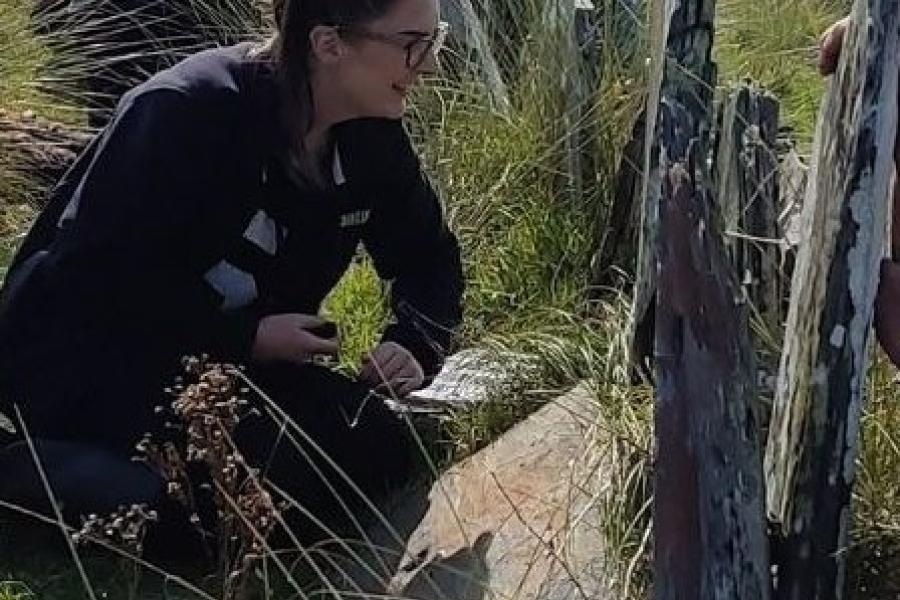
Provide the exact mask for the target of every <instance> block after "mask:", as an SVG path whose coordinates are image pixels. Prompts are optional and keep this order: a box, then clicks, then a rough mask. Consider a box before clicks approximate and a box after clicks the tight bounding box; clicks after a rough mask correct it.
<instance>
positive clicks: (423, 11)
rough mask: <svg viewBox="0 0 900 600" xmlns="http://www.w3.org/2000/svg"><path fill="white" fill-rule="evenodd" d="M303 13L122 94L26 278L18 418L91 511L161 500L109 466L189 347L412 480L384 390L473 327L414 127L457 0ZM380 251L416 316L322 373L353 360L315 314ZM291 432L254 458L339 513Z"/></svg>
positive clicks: (11, 309) (12, 386)
mask: <svg viewBox="0 0 900 600" xmlns="http://www.w3.org/2000/svg"><path fill="white" fill-rule="evenodd" d="M283 4H284V5H283V6H282V7H281V8H280V9H279V11H278V14H279V17H280V18H279V19H278V21H279V30H278V32H277V34H276V35H275V37H274V39H273V40H272V41H271V42H270V43H269V44H267V45H265V46H264V47H254V46H252V45H249V44H242V45H238V46H234V47H229V48H221V49H215V50H210V51H206V52H202V53H200V54H197V55H195V56H192V57H190V58H189V59H187V60H185V61H184V62H182V63H180V64H178V65H176V66H175V67H173V68H172V69H169V70H167V71H163V72H161V73H159V74H157V75H156V76H154V77H152V78H151V79H150V80H149V81H147V82H146V83H144V84H142V85H140V86H138V87H137V88H135V89H133V90H131V91H130V92H128V93H127V94H125V96H124V97H123V98H122V100H121V102H120V103H119V105H118V108H117V111H116V115H115V117H114V119H113V121H112V122H111V123H110V125H109V126H108V127H107V128H106V129H105V130H104V131H103V132H102V133H101V135H100V136H99V137H98V138H97V139H96V140H95V141H94V143H93V144H92V145H91V147H90V148H89V149H88V150H87V151H86V153H85V154H84V155H83V156H82V157H81V158H80V159H79V160H78V161H77V164H76V165H75V166H74V167H73V168H72V170H71V171H70V172H69V173H68V174H67V175H66V176H65V177H64V179H63V181H62V182H60V184H59V185H58V186H57V189H56V190H55V193H54V196H53V198H52V201H51V203H50V205H49V206H48V207H47V209H46V210H45V211H44V212H43V213H42V214H41V216H40V218H39V219H38V221H37V223H36V224H35V225H34V227H33V228H32V230H31V231H30V233H29V235H28V237H27V239H26V240H25V242H24V244H23V246H22V248H21V249H20V251H19V253H18V255H17V257H16V259H15V261H14V263H13V265H12V267H11V270H10V272H9V275H8V277H7V281H6V284H5V288H4V290H3V296H2V306H0V378H2V381H0V388H2V392H3V393H2V396H3V398H4V401H5V402H6V408H5V410H4V411H3V412H8V411H12V410H13V408H12V404H13V403H15V405H16V407H17V409H18V410H20V411H21V414H22V418H23V421H24V423H25V425H26V427H27V428H28V432H29V433H30V434H31V435H32V436H34V437H35V438H39V439H40V440H42V443H43V444H44V446H43V447H46V448H47V450H46V452H45V454H46V456H43V457H42V458H43V460H44V462H45V466H47V468H48V470H49V471H50V474H51V476H55V477H56V478H57V483H56V484H55V485H56V487H57V490H56V491H57V494H58V495H59V496H62V498H61V499H62V500H63V501H64V503H65V504H66V506H68V507H69V508H70V510H71V511H73V512H74V511H75V510H97V509H98V507H97V505H109V504H112V505H115V504H117V503H119V502H121V501H123V500H124V499H128V500H133V499H134V498H133V497H135V496H137V497H138V499H140V497H142V496H143V495H146V492H141V493H140V494H137V493H135V490H136V489H138V488H140V489H141V490H144V489H145V486H143V484H141V485H138V483H133V482H132V477H131V475H130V474H128V473H124V472H123V473H121V474H119V475H116V476H112V475H109V474H108V473H107V474H104V473H103V472H102V471H104V470H106V469H107V467H103V468H101V467H100V466H98V464H99V463H97V459H96V456H95V455H96V454H97V452H101V453H102V455H103V456H107V457H108V456H128V455H130V454H131V453H132V449H133V447H134V444H135V442H136V441H137V440H138V439H139V438H140V437H141V436H142V435H143V434H144V432H146V431H148V429H150V428H151V427H152V424H153V418H152V414H153V409H154V406H156V405H157V404H159V403H160V399H161V390H163V388H164V387H165V386H166V385H168V384H170V383H171V381H172V378H173V377H174V376H175V375H176V374H177V372H178V365H179V362H180V358H181V357H182V356H183V355H187V354H198V353H201V352H205V353H208V354H210V355H211V356H212V357H213V358H214V359H218V360H225V361H231V362H236V363H242V364H246V365H248V368H249V373H250V376H251V378H252V379H254V380H255V381H256V383H258V384H259V385H260V387H261V388H262V389H263V390H264V391H265V392H266V393H267V394H268V395H269V396H270V397H271V398H272V399H273V400H274V401H275V402H277V403H278V404H279V405H280V406H281V408H283V409H284V410H285V411H287V412H288V413H289V414H290V415H291V416H292V417H293V418H294V419H296V420H297V421H298V422H299V424H300V425H301V426H303V427H305V428H308V429H309V430H311V433H312V434H313V436H314V437H315V438H316V441H317V442H318V443H320V444H321V445H322V446H324V447H325V449H326V450H327V451H329V452H330V453H331V454H332V455H333V456H334V457H335V459H336V460H337V462H338V463H339V464H340V465H341V466H342V467H343V468H344V469H346V470H347V471H348V473H349V474H350V475H351V476H353V477H354V478H356V479H357V480H358V483H360V484H361V485H362V487H363V489H364V490H366V491H377V489H379V488H380V487H381V486H382V484H383V483H384V482H385V481H386V480H390V479H395V478H396V477H395V476H397V475H399V474H402V472H403V470H404V469H405V467H404V465H405V464H406V462H407V461H406V460H405V459H406V456H407V455H406V451H405V448H404V446H403V437H402V436H403V434H404V427H403V425H402V424H400V423H399V422H398V421H397V420H396V419H393V418H391V417H390V415H389V414H388V411H386V409H385V408H384V407H383V405H382V403H380V402H371V401H368V399H369V396H370V395H369V392H370V391H371V389H372V388H373V387H376V386H382V387H388V388H390V391H391V392H392V393H394V394H397V395H399V396H403V395H405V394H407V393H409V392H410V391H411V390H413V389H415V388H417V387H420V386H421V385H423V383H424V381H425V380H426V379H427V378H428V377H429V376H431V375H433V374H435V373H436V372H437V371H438V369H439V368H440V365H441V363H442V360H443V356H444V354H445V353H446V352H447V351H448V349H449V348H450V346H451V344H452V340H453V330H454V328H455V327H456V326H457V325H458V324H459V322H460V320H461V306H460V301H461V295H462V287H463V284H462V274H461V267H460V258H459V249H458V245H457V242H456V239H455V237H454V236H453V234H452V233H451V232H450V231H449V229H448V228H447V226H446V224H445V222H444V220H443V217H442V213H441V208H440V205H439V203H438V200H437V198H436V196H435V194H434V192H433V191H432V188H431V187H430V185H429V183H428V181H427V179H426V178H425V177H424V175H423V174H422V171H421V168H420V165H419V162H418V160H417V157H416V155H415V153H414V151H413V150H412V148H411V146H410V143H409V140H408V138H407V135H406V133H405V132H404V130H403V127H402V125H401V123H400V122H399V118H400V117H401V115H402V114H403V112H404V108H405V103H406V98H407V95H408V94H409V92H410V90H411V88H412V87H413V85H414V84H415V83H416V82H417V81H418V80H419V78H420V76H421V75H422V74H423V73H428V72H430V71H432V70H434V69H435V68H436V55H437V51H438V50H439V48H440V45H441V43H442V41H443V39H442V38H443V34H444V29H443V28H442V26H441V24H440V23H439V21H438V6H437V1H436V0H285V2H284V3H283ZM360 242H362V243H363V244H364V245H365V247H366V249H367V251H368V252H369V254H371V256H372V257H373V259H374V263H375V266H376V269H377V270H378V273H379V275H380V276H381V277H382V278H383V279H385V280H389V281H391V282H392V306H393V309H394V316H395V322H394V323H393V324H391V325H390V326H389V327H388V328H387V330H386V331H385V333H384V337H383V339H382V341H381V343H380V344H378V346H377V347H375V348H374V349H373V350H372V352H371V353H370V357H369V359H368V360H366V361H365V362H364V364H363V365H362V366H361V369H360V372H359V376H358V378H357V379H356V380H351V379H346V378H343V377H340V376H338V375H336V374H334V373H332V372H331V371H328V370H325V369H323V368H320V367H315V366H313V365H311V364H310V361H311V359H312V358H313V357H315V356H316V355H321V354H326V355H328V354H334V353H336V352H337V350H338V343H337V341H336V340H335V339H329V338H328V336H326V337H320V336H318V335H316V334H315V332H314V330H315V329H316V328H317V327H319V326H321V325H322V323H323V322H322V320H321V319H320V318H319V317H317V316H316V313H317V312H318V310H319V305H320V303H321V302H322V299H323V298H324V297H325V295H326V294H327V293H328V291H329V290H330V289H331V288H332V287H333V286H334V285H335V283H336V282H337V281H338V279H339V278H340V276H341V274H342V273H343V272H344V271H345V269H346V268H347V266H348V265H349V263H350V262H351V260H352V259H353V256H354V254H355V252H356V249H357V246H358V244H359V243H360ZM347 414H350V415H358V419H357V421H358V424H356V425H355V426H351V425H350V424H348V419H347V418H346V415H347ZM272 429H273V426H272V425H271V423H270V422H267V421H265V420H264V419H261V418H257V419H256V420H255V421H254V420H251V421H250V422H248V423H242V424H241V426H240V427H239V431H238V437H239V440H240V442H241V444H242V445H243V446H244V447H243V448H242V450H244V452H245V453H246V454H247V455H248V456H250V457H251V458H253V459H255V460H256V461H257V462H260V463H262V462H271V463H272V465H273V470H272V473H271V475H272V477H273V479H276V481H277V482H278V483H280V484H282V485H288V486H289V487H290V489H292V490H299V493H303V494H305V497H308V498H310V499H311V501H317V500H321V501H322V502H328V501H330V502H333V499H329V498H328V496H327V493H326V492H324V491H322V493H321V494H319V492H320V491H321V490H319V489H318V488H316V485H317V483H316V482H314V481H312V480H311V479H314V477H312V475H311V474H310V473H308V472H307V471H304V470H303V467H302V466H301V465H297V464H293V463H291V461H290V458H288V457H287V456H286V455H287V454H292V453H289V452H287V449H286V448H279V449H278V452H277V453H276V452H275V450H274V448H273V443H274V439H275V435H274V433H273V431H272ZM60 444H62V445H60ZM67 444H69V445H67ZM70 444H76V447H77V448H83V447H85V445H86V447H87V450H85V451H83V452H81V453H79V452H73V451H72V450H71V446H70ZM20 448H21V446H20ZM53 448H62V450H59V451H58V452H55V454H54V451H53ZM273 453H275V454H278V456H276V458H275V460H272V455H273ZM60 455H61V456H60ZM73 456H74V457H79V456H81V457H84V456H90V457H93V458H91V460H88V461H87V462H86V463H85V461H81V462H78V461H77V460H75V459H73ZM73 463H74V464H73ZM109 468H111V467H109ZM129 468H133V467H131V466H130V465H129ZM129 473H130V472H129ZM75 474H77V476H76V475H75ZM307 475H309V477H307ZM11 479H13V480H14V479H15V478H10V477H6V480H7V481H10V480H11ZM51 479H52V477H51ZM138 479H139V477H138ZM88 482H92V483H88ZM150 487H151V489H154V490H155V489H156V488H153V487H152V486H150ZM92 488H99V489H92ZM26 491H27V490H26ZM16 492H17V493H19V495H26V496H27V493H25V492H23V491H22V490H21V489H17V490H16ZM0 493H2V489H0ZM100 509H102V507H100Z"/></svg>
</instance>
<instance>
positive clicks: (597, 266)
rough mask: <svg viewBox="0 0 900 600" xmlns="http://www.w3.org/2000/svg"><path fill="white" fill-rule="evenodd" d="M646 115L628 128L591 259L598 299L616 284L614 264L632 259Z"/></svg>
mask: <svg viewBox="0 0 900 600" xmlns="http://www.w3.org/2000/svg"><path fill="white" fill-rule="evenodd" d="M645 128H646V117H645V115H644V112H643V111H642V112H641V114H640V115H638V118H637V120H636V121H635V123H634V127H633V128H632V130H631V139H630V140H628V143H627V144H626V145H625V149H624V150H623V151H622V158H621V160H620V162H619V169H618V172H617V173H616V188H615V194H614V197H613V204H612V207H611V208H610V211H609V217H608V218H607V220H606V224H605V228H604V231H603V237H602V238H601V242H600V248H599V250H597V252H595V253H594V256H593V257H592V258H591V299H592V300H597V299H599V298H600V296H601V290H603V289H604V288H606V287H607V286H614V285H616V279H617V278H616V272H615V269H616V268H617V267H619V268H622V267H623V265H624V264H625V263H630V262H631V260H629V258H631V259H633V258H634V252H635V250H636V248H637V241H638V240H637V239H636V238H637V234H638V227H639V221H640V212H639V211H640V208H641V207H642V204H641V194H642V193H643V183H642V181H643V173H642V165H643V160H644V139H645V138H646V131H645Z"/></svg>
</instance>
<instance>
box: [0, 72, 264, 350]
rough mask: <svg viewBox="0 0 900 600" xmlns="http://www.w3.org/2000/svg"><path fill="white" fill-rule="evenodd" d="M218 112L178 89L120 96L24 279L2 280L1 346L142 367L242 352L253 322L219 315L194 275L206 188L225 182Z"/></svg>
mask: <svg viewBox="0 0 900 600" xmlns="http://www.w3.org/2000/svg"><path fill="white" fill-rule="evenodd" d="M222 104H223V106H224V105H225V104H227V103H222ZM225 110H229V109H228V108H224V107H217V106H216V103H206V102H204V103H202V105H200V104H198V103H197V101H196V100H195V99H192V98H190V97H189V96H187V95H186V94H185V93H183V92H181V91H180V90H176V89H155V90H152V91H149V92H144V93H141V94H138V95H135V96H126V97H125V99H124V100H123V102H122V103H121V104H120V108H119V110H118V112H117V116H116V118H115V119H114V121H113V122H112V123H111V124H110V125H109V126H108V127H107V129H106V130H105V132H104V133H103V134H102V137H101V138H100V139H99V140H98V141H97V143H96V144H95V148H94V149H93V155H92V157H91V159H90V164H89V165H87V166H86V168H84V173H83V175H82V177H81V178H80V181H79V182H78V184H77V186H75V189H74V191H73V193H72V195H71V198H70V199H69V202H68V205H67V206H66V208H65V210H64V211H63V212H62V215H61V218H60V220H59V224H58V227H57V229H56V231H55V232H54V236H53V239H52V241H51V242H50V243H49V245H48V247H47V248H45V249H44V252H45V256H43V258H42V259H41V260H40V262H39V263H38V264H37V266H35V267H34V270H33V272H31V273H28V274H27V275H26V277H24V278H23V277H16V275H17V274H16V273H11V274H10V278H11V279H13V278H16V279H18V280H19V283H18V289H16V290H14V291H12V293H8V294H6V296H7V297H5V298H4V300H5V302H4V304H5V308H4V311H3V312H4V313H5V314H2V315H0V320H5V321H7V322H9V321H17V324H16V327H15V329H16V330H17V331H18V332H20V334H21V335H20V336H12V338H11V339H14V340H15V339H19V340H20V342H21V343H20V345H22V346H23V349H24V346H26V345H27V339H22V338H28V337H31V335H32V334H33V336H34V337H33V338H32V339H35V340H43V343H45V345H49V346H51V347H53V346H59V347H60V349H61V350H62V349H63V348H65V347H68V351H69V353H72V352H75V353H77V352H83V353H84V354H86V356H83V357H78V358H80V359H82V360H85V361H88V360H91V358H92V357H93V359H94V360H96V359H97V356H98V355H99V356H101V357H102V356H105V355H113V354H115V353H116V352H120V353H121V352H129V353H132V354H133V359H134V362H135V363H140V362H141V361H142V360H146V361H148V362H152V361H153V360H154V359H155V360H163V359H164V358H171V356H172V354H173V353H175V352H178V348H183V350H184V351H189V350H195V349H198V348H204V349H205V348H208V349H209V350H211V351H213V352H214V353H216V354H219V353H221V354H224V355H231V356H236V357H238V358H239V357H241V356H244V355H246V354H247V353H248V351H249V347H250V344H251V343H252V337H253V335H254V334H255V331H256V319H255V315H252V314H246V313H235V314H232V315H228V316H224V315H221V314H220V313H219V311H218V310H217V307H216V306H215V305H214V303H213V301H212V299H211V298H209V297H208V295H207V294H206V292H205V290H204V289H203V280H202V277H201V276H202V273H201V272H200V270H201V269H202V268H203V261H202V257H203V256H204V253H205V252H208V249H207V248H208V246H209V244H210V239H211V238H212V235H213V234H212V232H210V231H206V230H204V224H208V223H209V222H210V219H209V218H208V215H209V214H210V213H211V211H213V210H214V208H215V207H214V206H213V203H214V200H215V199H216V198H217V196H218V194H217V192H216V189H215V184H214V183H211V182H216V181H217V179H218V178H221V177H222V173H223V172H228V171H227V165H226V164H223V163H224V162H226V159H224V158H223V156H225V154H224V153H222V152H217V151H216V149H218V148H223V147H225V148H227V147H228V143H229V140H228V137H227V136H228V134H227V133H224V131H226V130H227V128H225V127H222V123H227V122H228V121H227V120H223V119H227V117H228V115H227V114H219V113H218V112H217V111H225ZM28 250H29V251H34V248H29V249H28ZM17 262H21V263H22V264H26V263H25V262H23V261H17ZM32 301H34V302H36V303H37V304H32V305H31V306H29V304H31V302H32ZM54 328H55V329H56V331H55V332H54V331H53V329H54ZM35 343H38V342H37V341H36V342H35ZM48 355H50V356H52V352H49V353H48V352H45V353H43V356H48ZM91 355H93V356H91Z"/></svg>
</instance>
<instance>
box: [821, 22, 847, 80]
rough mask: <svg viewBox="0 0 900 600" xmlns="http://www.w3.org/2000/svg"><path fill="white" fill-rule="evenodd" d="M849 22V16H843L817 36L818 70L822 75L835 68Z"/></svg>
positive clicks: (831, 71)
mask: <svg viewBox="0 0 900 600" xmlns="http://www.w3.org/2000/svg"><path fill="white" fill-rule="evenodd" d="M849 22H850V17H849V16H848V17H844V18H843V19H841V20H840V21H838V22H837V23H834V24H833V25H832V26H831V27H829V28H828V29H827V30H826V31H825V33H823V34H822V37H821V38H819V72H820V73H821V74H822V75H823V76H824V75H831V74H832V73H834V72H835V71H836V70H837V65H838V59H839V58H840V56H841V49H842V48H843V47H844V35H845V34H846V33H847V24H848V23H849Z"/></svg>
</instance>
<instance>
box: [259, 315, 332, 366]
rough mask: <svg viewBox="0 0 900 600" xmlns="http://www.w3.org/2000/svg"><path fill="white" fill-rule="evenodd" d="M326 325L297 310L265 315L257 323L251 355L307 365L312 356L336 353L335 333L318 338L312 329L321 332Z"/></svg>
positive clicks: (319, 319)
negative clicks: (295, 311)
mask: <svg viewBox="0 0 900 600" xmlns="http://www.w3.org/2000/svg"><path fill="white" fill-rule="evenodd" d="M327 325H328V322H327V321H325V320H324V319H322V318H320V317H317V316H315V315H305V314H300V313H285V314H278V315H270V316H268V317H264V318H263V319H261V320H260V322H259V325H258V326H257V329H256V339H255V340H254V342H253V349H252V351H251V355H250V356H251V358H252V359H253V360H254V361H256V362H291V363H294V364H298V365H303V364H309V363H310V362H311V361H312V359H313V357H315V356H321V355H326V356H337V353H338V348H339V343H338V339H337V337H336V336H334V337H331V338H325V337H319V336H318V335H316V334H315V333H314V332H313V331H311V330H316V329H320V331H322V330H324V328H325V327H326V326H327ZM329 329H330V328H329Z"/></svg>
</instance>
